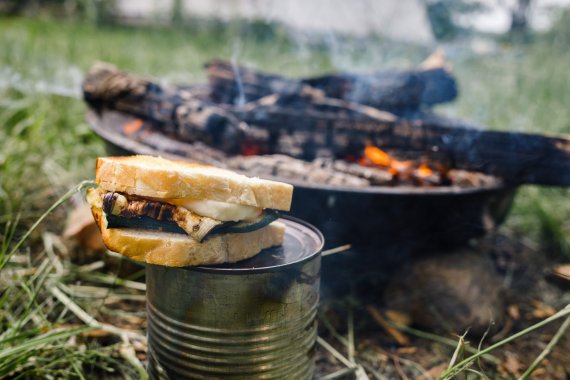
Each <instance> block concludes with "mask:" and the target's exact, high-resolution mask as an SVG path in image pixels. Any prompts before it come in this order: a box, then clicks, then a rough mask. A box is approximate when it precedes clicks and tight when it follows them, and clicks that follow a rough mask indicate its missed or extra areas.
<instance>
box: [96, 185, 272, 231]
mask: <svg viewBox="0 0 570 380" xmlns="http://www.w3.org/2000/svg"><path fill="white" fill-rule="evenodd" d="M87 201H88V202H89V203H90V204H91V205H92V206H97V207H100V208H101V209H102V211H103V212H104V214H105V216H106V219H107V227H108V228H143V229H152V230H159V231H164V232H174V233H183V234H187V235H188V236H190V237H192V238H193V239H194V240H197V241H199V242H201V241H202V240H204V239H205V238H207V237H208V236H211V235H215V234H221V233H245V232H251V231H255V230H257V229H260V228H263V227H265V226H267V225H268V224H269V223H271V222H273V221H274V220H276V219H277V218H278V214H277V212H276V211H274V210H263V209H261V208H257V207H251V206H243V205H235V204H231V203H224V202H217V201H211V200H196V199H158V198H146V197H140V196H136V195H131V194H125V193H120V192H114V191H109V192H107V191H104V190H101V189H89V190H88V192H87Z"/></svg>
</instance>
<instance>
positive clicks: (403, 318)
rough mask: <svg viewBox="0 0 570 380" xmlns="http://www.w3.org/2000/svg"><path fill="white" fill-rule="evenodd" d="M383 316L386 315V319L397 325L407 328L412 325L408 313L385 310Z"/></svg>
mask: <svg viewBox="0 0 570 380" xmlns="http://www.w3.org/2000/svg"><path fill="white" fill-rule="evenodd" d="M384 314H385V315H386V318H388V319H389V320H390V321H392V322H394V323H395V324H397V325H401V326H409V325H411V324H412V317H411V316H410V315H409V314H408V313H404V312H402V311H398V310H386V312H385V313H384Z"/></svg>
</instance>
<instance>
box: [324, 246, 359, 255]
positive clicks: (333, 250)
mask: <svg viewBox="0 0 570 380" xmlns="http://www.w3.org/2000/svg"><path fill="white" fill-rule="evenodd" d="M351 248H352V245H351V244H345V245H341V246H340V247H336V248H331V249H327V250H326V251H323V252H322V253H321V256H322V257H325V256H329V255H334V254H335V253H340V252H344V251H348V250H349V249H351Z"/></svg>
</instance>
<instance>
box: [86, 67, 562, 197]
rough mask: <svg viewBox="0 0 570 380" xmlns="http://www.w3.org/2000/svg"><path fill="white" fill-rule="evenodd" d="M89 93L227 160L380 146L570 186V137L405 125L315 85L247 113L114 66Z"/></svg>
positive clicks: (514, 179) (452, 124)
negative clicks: (229, 156) (235, 156)
mask: <svg viewBox="0 0 570 380" xmlns="http://www.w3.org/2000/svg"><path fill="white" fill-rule="evenodd" d="M83 90H84V95H85V100H86V101H87V102H88V103H89V104H90V105H91V106H92V107H94V108H95V109H101V108H110V109H114V110H118V111H121V112H127V113H130V114H132V115H135V116H138V117H141V118H144V119H146V120H149V121H151V122H153V124H155V125H156V126H157V127H158V128H160V129H161V130H162V131H163V132H164V133H165V134H173V135H176V136H178V137H180V138H181V139H184V140H187V141H191V142H196V141H201V142H204V143H205V144H207V145H209V146H210V147H213V148H216V149H219V150H221V151H223V152H225V153H227V154H272V153H281V154H287V155H292V156H295V157H298V158H302V159H305V160H308V161H312V160H314V159H315V158H317V157H322V156H325V157H334V158H341V159H344V158H346V157H347V156H352V157H354V158H355V159H358V158H360V156H361V155H362V152H363V150H364V148H365V147H366V146H369V145H373V146H377V147H382V148H383V149H392V150H394V151H397V152H399V154H400V155H403V156H406V157H409V158H412V159H428V160H429V161H430V162H432V163H440V164H441V165H443V166H444V167H447V168H457V169H463V170H470V171H478V172H483V173H488V174H492V175H496V176H500V177H502V178H504V179H505V180H506V181H507V182H510V183H511V184H522V183H533V184H542V185H556V186H570V139H569V138H567V137H562V136H560V137H550V136H543V135H536V134H525V133H514V132H498V131H484V130H481V129H477V128H474V127H471V126H468V125H465V124H463V123H460V122H457V121H453V120H449V119H444V118H440V117H436V116H434V115H424V116H425V117H424V118H423V119H419V120H402V119H396V118H395V117H394V116H393V115H391V114H389V113H386V112H383V111H379V110H377V109H375V108H372V107H368V106H365V105H360V104H355V103H351V102H347V101H344V100H339V99H332V98H328V97H325V96H323V95H322V93H321V92H319V91H318V90H315V89H313V88H310V87H302V88H301V89H300V90H299V92H298V93H291V94H288V95H277V94H274V95H268V96H266V97H264V98H261V99H258V100H257V101H254V102H250V103H247V104H244V105H242V106H233V105H218V104H213V103H212V102H211V101H209V100H207V99H202V98H200V97H198V96H196V95H195V94H192V93H191V92H189V91H187V90H184V89H178V90H176V89H174V90H170V89H165V88H162V87H160V86H159V85H157V84H155V83H152V82H150V81H147V80H145V79H142V78H138V77H134V76H132V75H129V74H127V73H123V72H119V71H118V70H116V69H114V68H109V67H108V66H104V67H94V68H93V69H92V70H91V72H90V73H89V75H88V77H87V78H86V81H85V83H84V87H83ZM426 180H429V178H428V177H426Z"/></svg>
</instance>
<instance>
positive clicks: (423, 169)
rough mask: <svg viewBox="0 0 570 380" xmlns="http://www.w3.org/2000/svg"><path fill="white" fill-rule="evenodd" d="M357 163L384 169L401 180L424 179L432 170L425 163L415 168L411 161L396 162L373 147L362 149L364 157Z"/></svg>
mask: <svg viewBox="0 0 570 380" xmlns="http://www.w3.org/2000/svg"><path fill="white" fill-rule="evenodd" d="M358 162H359V163H360V164H361V165H364V166H379V167H382V168H385V169H387V170H388V171H389V172H390V174H392V175H394V176H400V177H402V178H409V177H413V176H417V177H418V178H426V177H428V176H430V175H431V174H433V171H432V169H430V168H429V167H428V165H427V164H425V163H424V164H421V165H420V166H419V167H417V168H416V165H415V164H414V162H413V161H400V160H396V159H395V158H392V157H391V156H390V155H389V154H388V153H386V152H385V151H383V150H382V149H380V148H378V147H376V146H373V145H368V146H366V147H365V148H364V156H363V157H362V158H361V159H360V160H359V161H358Z"/></svg>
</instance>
